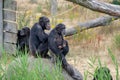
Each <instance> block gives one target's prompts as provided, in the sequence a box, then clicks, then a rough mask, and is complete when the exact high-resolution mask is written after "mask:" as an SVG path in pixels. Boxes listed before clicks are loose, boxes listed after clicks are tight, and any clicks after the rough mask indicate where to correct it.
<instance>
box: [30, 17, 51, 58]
mask: <svg viewBox="0 0 120 80" xmlns="http://www.w3.org/2000/svg"><path fill="white" fill-rule="evenodd" d="M44 30H50V20H49V19H48V18H47V17H45V16H42V17H40V18H39V22H38V23H35V24H34V25H33V27H32V28H31V31H30V41H29V46H30V47H29V48H30V52H31V54H32V55H33V56H34V57H38V56H41V57H43V58H50V56H49V55H48V54H47V53H48V35H47V34H46V33H45V32H44Z"/></svg>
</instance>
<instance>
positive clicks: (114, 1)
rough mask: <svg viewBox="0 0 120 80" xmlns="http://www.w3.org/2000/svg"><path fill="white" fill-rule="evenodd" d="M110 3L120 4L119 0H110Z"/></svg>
mask: <svg viewBox="0 0 120 80" xmlns="http://www.w3.org/2000/svg"><path fill="white" fill-rule="evenodd" d="M112 4H115V5H120V0H113V1H112Z"/></svg>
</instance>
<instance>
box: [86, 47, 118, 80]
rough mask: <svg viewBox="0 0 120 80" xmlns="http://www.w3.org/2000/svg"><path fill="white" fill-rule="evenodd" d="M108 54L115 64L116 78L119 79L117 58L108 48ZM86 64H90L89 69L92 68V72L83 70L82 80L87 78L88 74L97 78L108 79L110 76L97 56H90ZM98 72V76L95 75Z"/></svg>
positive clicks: (99, 79) (100, 79)
mask: <svg viewBox="0 0 120 80" xmlns="http://www.w3.org/2000/svg"><path fill="white" fill-rule="evenodd" d="M108 53H109V56H110V57H111V59H112V62H113V64H114V65H115V70H116V79H115V80H119V67H118V62H117V59H116V58H115V56H114V54H113V53H112V51H111V50H110V49H108ZM96 62H97V64H98V65H97V67H96ZM88 64H89V65H90V68H91V69H94V74H93V72H91V71H88V70H87V71H85V73H84V76H85V77H84V80H88V79H87V78H88V75H90V76H93V77H97V78H98V80H110V78H111V76H110V73H109V70H108V69H107V66H106V65H103V64H102V61H101V60H100V58H99V57H98V58H97V57H90V58H89V62H88ZM98 74H99V76H97V75H98Z"/></svg>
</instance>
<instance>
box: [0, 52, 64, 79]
mask: <svg viewBox="0 0 120 80" xmlns="http://www.w3.org/2000/svg"><path fill="white" fill-rule="evenodd" d="M3 54H4V55H2V58H1V61H0V80H64V78H63V75H62V68H61V67H60V66H59V65H60V63H56V66H55V67H53V66H51V67H52V68H51V67H50V66H49V64H47V63H46V64H44V62H43V61H42V59H41V58H40V57H39V58H37V59H34V58H33V59H31V58H30V57H29V56H28V54H26V53H24V55H22V54H23V53H19V54H21V55H17V58H14V57H13V56H10V55H9V56H8V54H6V53H5V52H4V53H3Z"/></svg>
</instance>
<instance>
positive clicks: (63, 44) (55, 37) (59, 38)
mask: <svg viewBox="0 0 120 80" xmlns="http://www.w3.org/2000/svg"><path fill="white" fill-rule="evenodd" d="M64 33H65V25H64V24H62V23H60V24H58V25H56V27H55V28H54V29H53V30H52V31H51V32H50V34H49V37H48V43H49V49H50V51H51V52H52V53H51V54H52V55H53V54H55V56H56V57H57V59H59V60H60V61H61V62H62V67H63V68H64V69H65V70H66V71H67V72H68V74H69V75H71V76H72V77H73V78H74V79H75V80H81V78H80V76H78V75H75V72H74V70H73V68H72V67H71V66H70V65H69V64H68V63H67V60H66V59H65V56H66V55H67V53H68V51H69V46H68V42H67V41H66V40H64V38H63V35H64Z"/></svg>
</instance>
